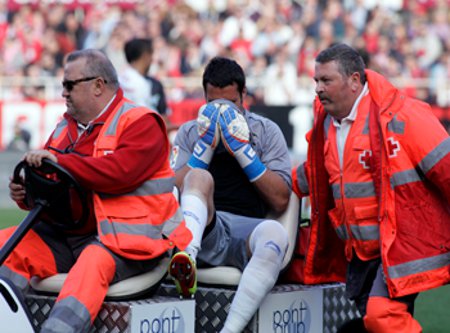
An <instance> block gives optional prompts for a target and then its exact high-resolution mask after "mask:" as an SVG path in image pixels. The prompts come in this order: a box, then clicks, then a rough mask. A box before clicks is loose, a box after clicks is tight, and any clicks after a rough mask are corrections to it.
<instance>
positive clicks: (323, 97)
mask: <svg viewBox="0 0 450 333" xmlns="http://www.w3.org/2000/svg"><path fill="white" fill-rule="evenodd" d="M319 100H320V101H321V102H323V101H328V102H331V100H330V99H329V98H328V97H327V96H323V95H319Z"/></svg>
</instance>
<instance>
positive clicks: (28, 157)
mask: <svg viewBox="0 0 450 333" xmlns="http://www.w3.org/2000/svg"><path fill="white" fill-rule="evenodd" d="M44 158H48V159H49V160H50V161H53V162H55V163H58V158H57V157H56V156H55V155H53V154H52V153H50V152H49V151H48V150H43V149H41V150H31V151H29V152H27V153H25V155H24V156H23V158H22V160H24V161H25V162H27V164H28V165H30V166H32V167H36V168H38V167H40V166H41V165H42V160H43V159H44Z"/></svg>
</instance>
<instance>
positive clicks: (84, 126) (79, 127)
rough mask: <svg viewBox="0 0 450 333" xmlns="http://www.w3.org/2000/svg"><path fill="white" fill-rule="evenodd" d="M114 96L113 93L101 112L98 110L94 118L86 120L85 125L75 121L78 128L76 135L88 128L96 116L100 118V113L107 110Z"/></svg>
mask: <svg viewBox="0 0 450 333" xmlns="http://www.w3.org/2000/svg"><path fill="white" fill-rule="evenodd" d="M114 98H116V94H114V96H113V97H112V98H111V99H110V100H109V102H108V104H106V106H105V107H104V108H103V110H102V112H100V113H99V114H98V116H97V117H95V119H92V120H91V121H90V122H88V123H87V124H86V125H84V124H82V123H80V122H79V121H77V130H78V136H80V135H81V134H82V133H83V132H84V131H86V130H88V129H89V128H90V127H91V125H92V123H93V122H94V121H95V120H97V119H98V118H100V116H101V115H102V114H104V113H105V112H106V110H108V108H109V106H110V105H111V103H112V101H113V100H114Z"/></svg>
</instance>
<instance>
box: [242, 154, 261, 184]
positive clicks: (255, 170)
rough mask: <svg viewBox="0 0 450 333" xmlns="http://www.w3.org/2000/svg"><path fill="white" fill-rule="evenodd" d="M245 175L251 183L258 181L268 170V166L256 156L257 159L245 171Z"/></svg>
mask: <svg viewBox="0 0 450 333" xmlns="http://www.w3.org/2000/svg"><path fill="white" fill-rule="evenodd" d="M243 170H244V172H245V174H246V175H247V177H248V179H249V180H250V182H254V181H256V180H258V179H259V178H260V177H261V176H262V175H263V174H264V173H265V172H266V170H267V168H266V166H265V165H264V164H263V163H262V162H261V160H260V159H259V157H258V156H255V159H254V160H253V161H252V162H251V163H250V164H248V165H247V166H246V167H245V168H244V169H243Z"/></svg>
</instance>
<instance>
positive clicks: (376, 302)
mask: <svg viewBox="0 0 450 333" xmlns="http://www.w3.org/2000/svg"><path fill="white" fill-rule="evenodd" d="M364 326H365V327H366V329H367V331H368V332H373V333H420V332H422V327H421V326H420V324H419V323H418V322H417V320H415V319H414V317H413V316H412V315H411V313H409V312H408V306H407V305H406V304H405V303H403V302H399V301H397V300H395V299H390V298H386V297H381V296H371V297H369V301H368V302H367V312H366V315H365V316H364Z"/></svg>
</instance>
